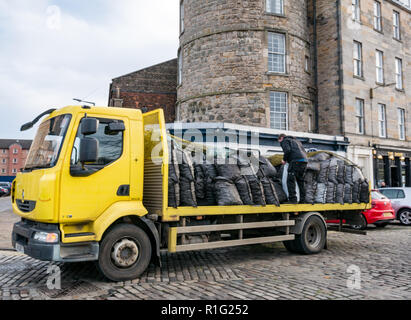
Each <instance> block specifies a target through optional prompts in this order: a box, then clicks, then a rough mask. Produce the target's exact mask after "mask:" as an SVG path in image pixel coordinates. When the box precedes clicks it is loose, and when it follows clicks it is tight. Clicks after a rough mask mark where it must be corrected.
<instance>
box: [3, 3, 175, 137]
mask: <svg viewBox="0 0 411 320" xmlns="http://www.w3.org/2000/svg"><path fill="white" fill-rule="evenodd" d="M84 2H85V4H83V3H84ZM72 3H73V2H72V1H67V0H61V1H47V0H36V1H32V0H13V1H10V0H0V43H1V49H0V97H1V100H0V138H32V137H33V135H34V134H35V132H34V130H31V131H29V132H27V133H23V134H22V133H20V132H18V128H19V127H20V126H21V124H22V123H24V122H27V121H29V120H31V119H32V118H34V117H35V116H36V115H37V114H39V113H41V112H42V111H44V110H45V109H46V108H49V107H62V106H65V105H69V104H72V103H73V101H72V98H74V97H77V98H86V99H87V100H89V101H95V102H96V103H97V104H98V105H107V100H108V90H109V84H110V82H111V79H112V78H114V77H117V76H120V75H122V74H125V73H129V72H132V71H135V70H138V69H141V68H144V67H147V66H149V65H152V64H156V63H159V62H162V61H165V60H168V59H172V58H174V57H176V56H177V48H178V1H170V0H155V1H141V0H117V1H110V0H100V1H98V3H99V7H98V10H96V7H95V5H96V2H94V1H90V2H88V1H87V2H86V1H81V2H80V1H78V2H77V1H75V2H74V3H75V4H76V7H73V6H72V5H71V4H72ZM80 4H81V5H80ZM50 6H57V8H58V9H60V10H56V7H50ZM56 12H57V15H56ZM59 14H60V17H58V15H59Z"/></svg>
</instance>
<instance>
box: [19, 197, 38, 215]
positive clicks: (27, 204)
mask: <svg viewBox="0 0 411 320" xmlns="http://www.w3.org/2000/svg"><path fill="white" fill-rule="evenodd" d="M16 203H17V207H18V208H19V210H20V211H22V212H31V211H33V210H34V208H35V207H36V201H22V200H19V199H17V200H16Z"/></svg>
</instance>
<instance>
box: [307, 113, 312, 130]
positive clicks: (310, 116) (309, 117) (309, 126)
mask: <svg viewBox="0 0 411 320" xmlns="http://www.w3.org/2000/svg"><path fill="white" fill-rule="evenodd" d="M308 132H313V115H312V114H310V115H309V116H308Z"/></svg>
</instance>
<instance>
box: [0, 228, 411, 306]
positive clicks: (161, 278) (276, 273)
mask: <svg viewBox="0 0 411 320" xmlns="http://www.w3.org/2000/svg"><path fill="white" fill-rule="evenodd" d="M410 245H411V228H408V227H403V226H400V225H389V226H387V227H386V228H385V229H376V228H370V229H369V230H368V235H367V236H360V235H353V234H341V233H335V232H330V233H329V242H328V246H329V249H328V250H324V251H323V252H322V253H320V254H318V255H312V256H303V255H297V254H291V253H289V252H287V251H286V250H285V248H284V247H283V245H282V244H280V243H278V244H274V245H264V246H247V247H238V248H230V249H216V250H209V251H200V252H189V253H180V254H168V253H164V254H163V255H162V262H163V267H162V268H161V269H160V268H158V267H155V266H150V268H149V269H148V271H147V272H146V273H145V274H144V275H143V276H142V277H141V278H140V279H136V280H133V281H127V282H120V283H110V282H108V281H107V280H105V279H104V278H103V277H102V276H101V275H100V274H99V272H98V271H97V269H96V267H95V265H94V263H77V264H55V265H56V266H58V267H60V270H61V275H62V277H61V290H48V289H47V285H46V284H47V281H48V280H49V281H50V278H49V274H48V273H47V272H48V268H49V267H50V266H51V264H50V263H47V262H39V261H36V260H33V259H31V258H29V257H27V256H25V255H21V254H19V253H16V252H10V251H0V300H2V299H4V300H15V299H36V300H48V299H94V300H103V299H108V300H116V299H144V300H175V299H183V300H186V299H211V300H219V299H225V300H247V299H250V300H251V299H252V300H254V299H259V300H261V299H270V300H272V299H411V268H410V262H411V252H410ZM352 265H354V266H356V267H358V268H359V270H360V271H361V274H360V280H361V282H355V283H356V284H360V285H361V288H359V289H358V288H357V289H349V288H348V287H347V281H348V283H349V284H350V283H352V281H351V280H352V279H353V277H354V276H355V275H354V274H352V273H350V272H348V271H349V270H350V269H349V267H350V266H352ZM356 267H354V268H356ZM351 268H353V267H351ZM49 271H50V270H49ZM51 274H52V273H50V275H51ZM51 283H53V282H51Z"/></svg>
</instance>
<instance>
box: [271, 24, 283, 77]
mask: <svg viewBox="0 0 411 320" xmlns="http://www.w3.org/2000/svg"><path fill="white" fill-rule="evenodd" d="M285 55H286V51H285V34H282V33H274V32H269V33H268V70H269V71H270V72H276V73H285Z"/></svg>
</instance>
